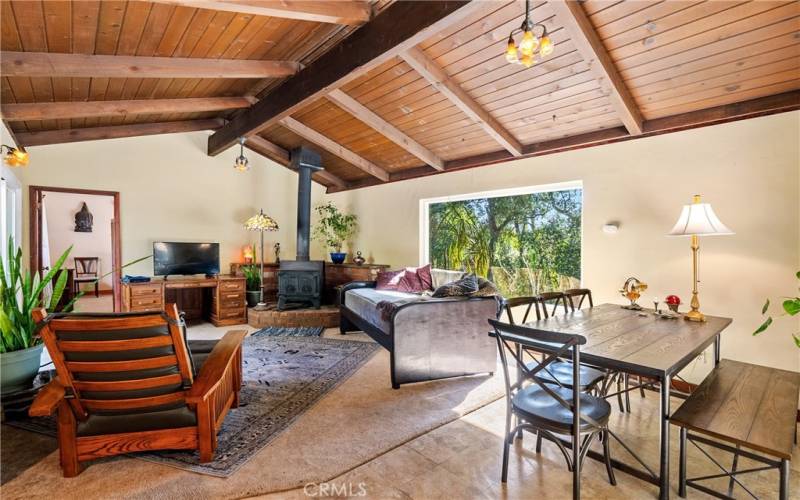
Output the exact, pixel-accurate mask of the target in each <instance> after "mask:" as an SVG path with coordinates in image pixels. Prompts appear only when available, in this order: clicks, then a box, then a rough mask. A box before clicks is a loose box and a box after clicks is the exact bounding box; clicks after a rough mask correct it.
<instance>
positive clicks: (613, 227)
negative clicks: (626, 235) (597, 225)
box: [603, 222, 619, 234]
mask: <svg viewBox="0 0 800 500" xmlns="http://www.w3.org/2000/svg"><path fill="white" fill-rule="evenodd" d="M603 232H604V233H606V234H617V233H618V232H619V222H609V223H608V224H603Z"/></svg>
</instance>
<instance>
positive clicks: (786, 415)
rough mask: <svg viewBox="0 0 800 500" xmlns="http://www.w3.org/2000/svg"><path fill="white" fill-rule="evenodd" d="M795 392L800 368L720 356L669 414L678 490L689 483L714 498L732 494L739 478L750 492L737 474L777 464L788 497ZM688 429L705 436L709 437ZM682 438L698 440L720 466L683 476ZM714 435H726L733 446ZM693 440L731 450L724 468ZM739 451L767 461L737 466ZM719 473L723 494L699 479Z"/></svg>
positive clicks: (799, 386)
mask: <svg viewBox="0 0 800 500" xmlns="http://www.w3.org/2000/svg"><path fill="white" fill-rule="evenodd" d="M798 396H800V373H795V372H790V371H786V370H778V369H775V368H768V367H765V366H758V365H751V364H749V363H740V362H738V361H732V360H729V359H723V360H722V361H720V363H719V365H717V367H716V368H715V369H714V370H713V371H712V372H711V373H710V374H709V376H708V377H706V379H705V380H704V381H703V383H702V384H700V386H699V387H697V389H696V390H695V391H694V392H693V393H692V395H691V396H689V398H688V399H687V400H686V401H685V402H684V403H683V404H682V405H681V407H680V408H678V410H677V411H676V412H675V413H674V414H673V415H672V416H671V417H670V421H671V422H672V423H673V424H675V425H677V426H679V427H681V430H680V470H679V482H680V485H679V490H678V494H679V495H680V496H681V497H685V496H686V486H687V485H688V486H691V487H692V488H695V489H698V490H700V491H702V492H704V493H707V494H709V495H712V496H715V497H717V498H732V496H731V495H732V494H733V487H734V484H738V485H739V486H740V487H742V488H744V489H745V491H748V493H750V494H751V495H752V493H751V492H750V491H749V490H748V489H747V488H746V487H745V486H744V485H743V484H742V483H741V482H740V481H739V480H738V479H737V476H739V475H741V474H746V473H749V472H759V471H763V470H767V469H772V468H776V469H778V470H779V471H780V498H781V500H784V499H787V498H788V496H789V460H791V458H792V446H793V445H794V443H795V440H796V438H797V434H796V431H797V403H798ZM689 431H693V432H695V433H699V434H704V435H706V436H710V437H712V438H714V440H711V439H708V438H707V437H704V436H700V435H697V434H693V433H690V432H689ZM687 440H688V441H690V442H692V443H693V444H694V445H695V446H697V448H698V449H700V451H702V452H703V454H705V455H706V456H707V457H708V458H709V459H710V460H712V461H713V462H714V463H715V464H716V465H717V466H718V467H719V468H720V469H721V470H722V472H721V473H719V474H713V475H706V476H702V477H695V478H688V479H687V477H686V446H687ZM717 440H722V441H727V442H729V443H732V444H733V445H734V446H735V447H734V446H730V445H727V444H723V443H721V442H719V441H717ZM698 443H702V444H705V445H708V446H712V447H714V448H717V449H721V450H725V451H728V452H731V453H733V466H732V468H731V470H730V471H728V470H727V469H725V468H724V467H723V466H722V465H720V464H719V463H718V462H717V461H715V460H714V459H713V458H712V457H711V456H710V455H709V454H708V453H707V452H706V451H705V450H703V449H702V448H700V446H699V444H698ZM742 448H747V449H748V450H745V449H742ZM750 450H751V451H750ZM740 456H742V457H746V458H749V459H751V460H755V461H757V462H760V463H763V464H765V465H766V466H764V467H755V468H752V469H747V470H737V464H738V459H739V457H740ZM776 459H777V460H776ZM720 477H729V478H730V480H729V483H728V491H727V494H723V493H720V492H717V491H715V490H712V489H710V488H708V487H707V486H705V485H702V484H699V481H704V480H710V479H716V478H720ZM753 496H754V497H755V495H753Z"/></svg>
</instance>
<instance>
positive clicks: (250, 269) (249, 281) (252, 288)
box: [242, 264, 261, 307]
mask: <svg viewBox="0 0 800 500" xmlns="http://www.w3.org/2000/svg"><path fill="white" fill-rule="evenodd" d="M242 274H243V275H244V279H245V283H246V284H245V288H246V290H247V291H246V292H245V294H246V296H247V307H255V306H256V304H258V302H259V300H260V299H261V276H260V274H261V273H260V270H259V268H258V266H257V265H255V264H248V265H246V266H242Z"/></svg>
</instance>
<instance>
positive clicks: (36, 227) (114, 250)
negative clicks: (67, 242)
mask: <svg viewBox="0 0 800 500" xmlns="http://www.w3.org/2000/svg"><path fill="white" fill-rule="evenodd" d="M48 191H49V192H51V193H72V194H90V195H97V196H111V197H113V198H114V225H115V230H113V231H111V254H112V256H111V260H112V261H113V262H114V263H115V264H114V265H115V266H116V267H118V266H121V265H122V229H121V220H120V203H119V191H103V190H99V189H81V188H63V187H51V186H28V219H29V225H28V226H29V231H30V232H29V234H28V241H29V243H30V247H29V248H30V252H29V253H30V269H31V272H34V271H35V272H38V270H39V266H40V263H41V260H42V255H41V252H42V245H41V235H40V233H41V228H42V224H41V218H42V212H41V211H40V210H39V208H38V206H37V202H38V201H39V199H40V196H41V194H42V192H48ZM121 275H122V273H121V269H118V268H116V269H113V274H112V275H111V286H112V293H113V295H114V311H121V310H122V287H121V286H120V278H121V277H122V276H121Z"/></svg>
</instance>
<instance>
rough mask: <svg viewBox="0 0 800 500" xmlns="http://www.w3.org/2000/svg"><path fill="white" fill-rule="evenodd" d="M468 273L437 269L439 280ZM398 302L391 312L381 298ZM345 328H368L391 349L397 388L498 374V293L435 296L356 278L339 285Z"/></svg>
mask: <svg viewBox="0 0 800 500" xmlns="http://www.w3.org/2000/svg"><path fill="white" fill-rule="evenodd" d="M462 274H463V273H454V272H452V271H441V270H434V271H433V272H432V275H433V279H434V286H438V285H439V284H441V283H443V282H446V281H453V280H455V279H458V278H460V277H461V276H462ZM382 301H389V302H393V303H394V304H393V305H395V307H393V310H392V311H391V313H390V315H388V317H387V315H386V314H382V313H381V311H380V310H379V308H378V303H379V302H382ZM339 310H340V322H339V328H340V331H341V333H342V334H343V335H344V334H346V333H348V332H353V331H363V332H365V333H366V334H367V335H369V336H370V337H371V338H372V339H373V340H375V341H376V342H378V343H379V344H380V345H381V346H383V347H384V348H386V349H387V350H388V351H389V354H390V358H391V361H390V363H391V366H390V370H391V373H390V374H391V382H392V388H393V389H398V388H399V387H400V385H401V384H407V383H412V382H422V381H426V380H437V379H443V378H449V377H459V376H464V375H474V374H480V373H488V374H493V373H494V370H495V368H496V366H497V346H496V345H495V343H494V340H493V339H491V338H490V337H489V335H488V330H489V329H488V326H487V325H488V320H489V319H490V318H494V319H496V318H497V317H498V311H499V307H498V298H495V297H480V298H465V297H449V298H430V297H420V296H418V295H414V294H409V293H403V292H395V291H386V290H376V289H375V282H374V281H356V282H352V283H349V284H347V285H344V286H342V287H341V288H340V290H339Z"/></svg>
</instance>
